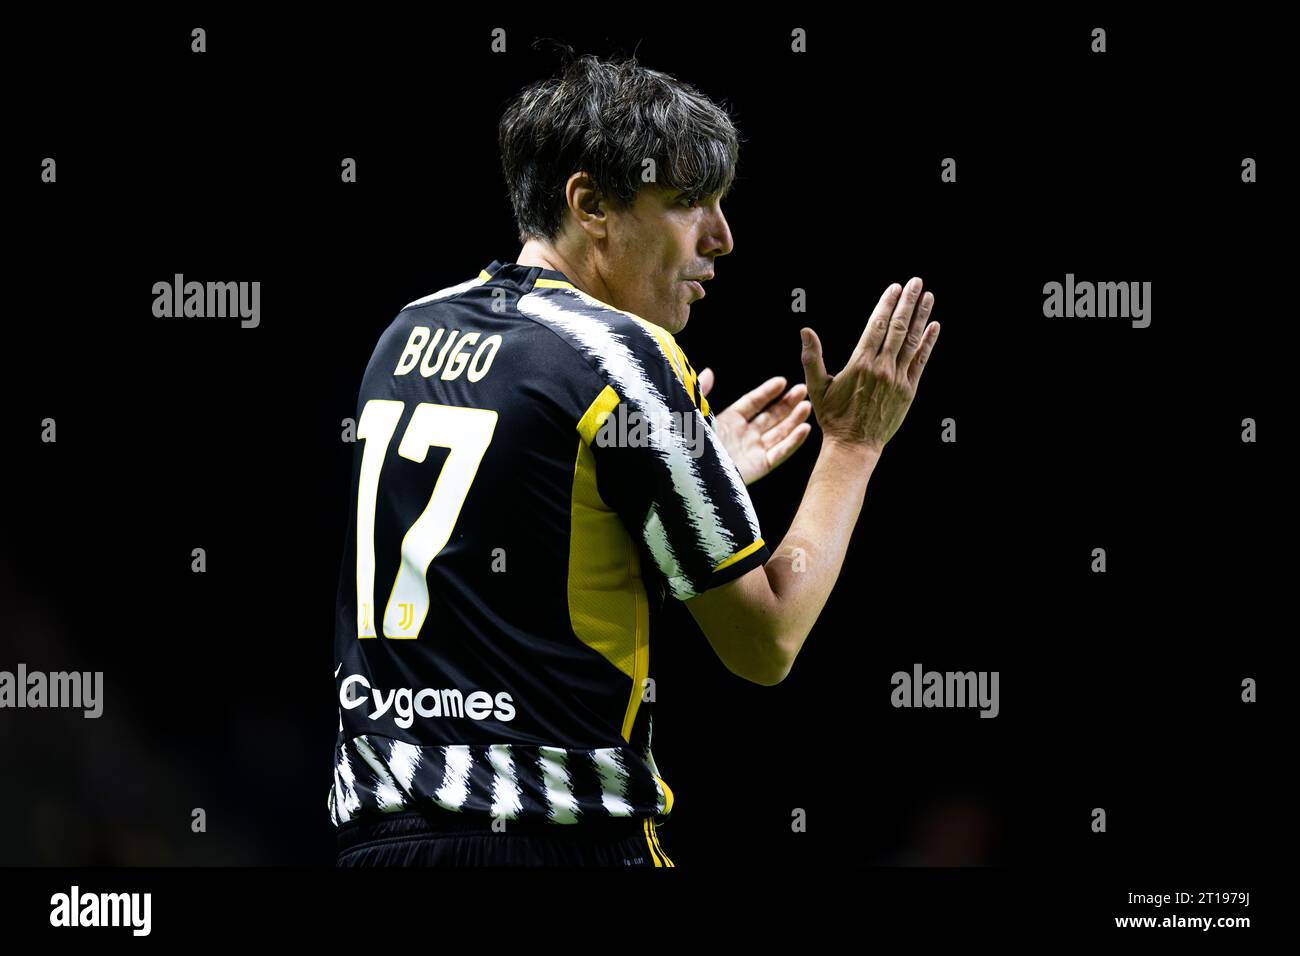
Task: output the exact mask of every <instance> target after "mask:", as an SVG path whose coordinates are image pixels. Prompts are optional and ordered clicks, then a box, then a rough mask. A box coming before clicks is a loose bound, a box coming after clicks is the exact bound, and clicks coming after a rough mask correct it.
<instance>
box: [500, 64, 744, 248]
mask: <svg viewBox="0 0 1300 956" xmlns="http://www.w3.org/2000/svg"><path fill="white" fill-rule="evenodd" d="M497 140H498V143H499V145H500V147H501V168H502V171H503V172H504V173H505V178H506V186H507V188H508V189H509V191H510V202H511V204H512V205H513V206H514V210H515V222H516V224H517V225H518V227H519V241H520V242H525V241H527V240H528V239H529V238H530V237H536V238H541V239H548V240H553V239H555V237H556V236H557V235H558V234H559V231H560V226H561V225H562V224H563V222H564V213H565V210H566V208H567V205H566V202H565V197H564V186H565V183H567V182H568V180H569V177H570V176H572V175H573V174H574V173H575V172H579V171H584V172H586V173H588V174H589V175H590V176H591V177H592V179H593V180H594V181H595V183H596V188H597V189H598V190H600V192H601V194H602V195H603V196H605V197H606V198H607V199H610V200H613V201H614V202H616V203H617V204H618V205H619V206H622V207H626V206H629V205H631V204H632V203H633V202H634V201H635V199H636V194H637V191H638V190H639V189H640V188H641V186H642V185H643V183H642V179H641V176H642V169H643V166H642V163H643V161H644V160H646V159H653V160H654V162H655V180H656V183H657V185H659V186H662V187H664V188H667V189H674V190H680V191H682V192H684V193H687V194H689V195H690V196H691V197H692V198H693V199H695V200H699V199H703V198H704V197H706V196H712V195H713V194H714V193H719V194H725V193H726V192H727V190H729V189H730V188H731V184H732V182H733V181H734V179H735V175H736V161H737V157H738V155H739V151H740V136H739V134H738V133H737V131H736V128H735V126H734V125H733V124H732V121H731V117H730V116H728V115H727V112H726V111H725V110H724V109H722V108H721V107H719V106H718V105H716V104H715V103H713V102H712V101H711V100H709V99H708V97H706V96H704V95H703V94H702V93H700V92H698V91H697V90H695V89H694V88H692V87H690V86H688V85H687V84H685V83H682V82H681V81H679V80H677V79H675V78H673V77H671V76H669V75H668V74H666V73H660V72H658V71H657V70H650V69H646V68H645V67H643V66H640V65H638V64H637V62H636V57H635V56H631V57H628V58H627V59H624V60H610V61H603V60H600V59H598V58H597V57H595V56H591V55H587V56H582V57H578V58H576V59H571V60H569V61H568V62H567V63H565V65H564V67H563V69H562V70H561V71H560V73H559V75H558V76H554V77H551V78H549V79H545V80H541V81H539V82H537V83H534V84H532V85H531V86H529V87H528V88H526V89H525V90H524V91H523V92H521V93H520V94H519V95H518V96H516V97H515V98H514V99H513V100H512V101H511V102H510V104H509V105H508V106H507V107H506V110H505V113H504V114H503V115H502V117H501V122H500V125H499V126H498V129H497Z"/></svg>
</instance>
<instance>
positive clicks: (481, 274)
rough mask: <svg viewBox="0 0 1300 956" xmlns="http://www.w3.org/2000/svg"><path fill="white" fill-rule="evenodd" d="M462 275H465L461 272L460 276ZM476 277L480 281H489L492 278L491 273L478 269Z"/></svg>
mask: <svg viewBox="0 0 1300 956" xmlns="http://www.w3.org/2000/svg"><path fill="white" fill-rule="evenodd" d="M464 274H465V273H463V272H462V273H461V275H464ZM478 277H479V278H480V279H491V278H492V273H490V272H488V271H487V270H486V269H479V270H478Z"/></svg>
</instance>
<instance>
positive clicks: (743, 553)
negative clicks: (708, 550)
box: [713, 538, 763, 573]
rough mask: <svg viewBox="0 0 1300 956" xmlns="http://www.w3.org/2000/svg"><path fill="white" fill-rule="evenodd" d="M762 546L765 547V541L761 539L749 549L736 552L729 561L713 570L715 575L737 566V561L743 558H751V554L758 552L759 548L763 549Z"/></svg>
mask: <svg viewBox="0 0 1300 956" xmlns="http://www.w3.org/2000/svg"><path fill="white" fill-rule="evenodd" d="M762 546H763V539H762V538H759V539H758V540H757V541H755V542H754V543H753V544H751V545H749V546H748V547H745V548H741V549H740V550H739V551H737V552H736V553H735V554H733V555H732V556H731V557H729V558H727V560H725V561H723V562H722V563H721V564H719V565H718V566H717V567H716V568H714V569H713V570H714V573H717V572H718V571H721V570H722V569H723V568H725V567H729V566H730V565H733V564H735V563H736V562H737V561H739V560H740V559H741V558H747V557H749V556H750V555H751V554H753V553H754V552H755V551H757V550H758V549H759V548H761V547H762Z"/></svg>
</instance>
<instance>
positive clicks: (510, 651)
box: [329, 57, 938, 866]
mask: <svg viewBox="0 0 1300 956" xmlns="http://www.w3.org/2000/svg"><path fill="white" fill-rule="evenodd" d="M499 139H500V146H501V155H502V163H503V168H504V171H505V177H506V182H507V184H508V186H509V190H510V197H511V201H512V204H513V206H514V211H515V216H516V220H517V222H518V226H519V233H520V240H521V241H522V242H523V249H522V251H521V252H520V254H519V256H518V258H517V261H516V262H514V263H501V262H496V261H494V262H492V263H491V264H490V265H488V266H487V267H486V268H485V269H483V270H482V271H481V272H480V273H479V275H478V276H477V277H476V278H473V279H470V280H468V281H465V282H462V283H460V284H458V285H454V286H451V287H449V288H446V289H443V290H441V291H439V292H436V293H434V294H432V295H430V296H426V297H425V298H423V299H419V300H417V301H415V302H412V303H411V304H410V305H408V306H407V307H406V308H404V309H403V310H402V311H401V312H400V313H399V314H398V316H397V318H396V319H395V320H394V322H393V323H392V325H390V326H389V328H388V330H387V331H386V332H385V333H384V334H383V336H382V337H381V338H380V341H379V344H378V346H377V347H376V349H375V352H374V355H373V356H372V358H371V361H370V364H369V366H368V368H367V369H366V374H365V378H364V380H363V383H362V386H361V391H360V396H359V401H358V419H357V420H358V429H357V436H358V449H357V452H356V456H355V464H354V480H353V491H354V495H353V511H352V516H351V521H350V524H349V532H348V542H347V552H346V554H345V560H344V567H343V572H342V575H341V580H340V587H339V599H338V618H337V633H336V645H335V647H336V661H338V662H339V663H338V669H337V670H336V672H335V676H336V680H337V684H338V692H339V741H338V748H337V753H336V766H335V776H334V786H333V788H332V789H331V791H330V795H329V808H330V814H331V819H332V820H333V822H334V823H335V824H336V825H337V826H338V828H339V849H340V855H339V864H340V865H357V866H367V865H390V864H434V865H472V864H498V865H546V864H587V865H612V866H673V865H674V863H673V861H672V860H671V858H670V857H669V856H668V854H666V853H665V852H664V849H663V846H662V843H661V841H660V839H659V834H658V831H657V825H658V824H660V823H662V822H663V821H664V820H665V819H667V818H668V815H669V814H670V813H671V811H672V805H673V794H672V790H671V789H670V787H669V785H668V783H667V782H666V781H665V780H664V779H663V778H662V777H661V776H660V775H659V770H658V768H657V766H656V764H655V761H654V757H653V755H652V753H651V746H650V743H651V736H652V726H651V723H652V722H651V710H652V705H653V693H652V689H653V682H652V680H651V678H650V663H651V649H652V647H653V646H654V643H655V641H656V640H657V626H658V622H659V620H660V617H661V613H662V607H663V602H664V600H665V598H666V596H667V595H668V594H669V593H671V595H672V596H673V597H674V598H676V599H678V600H681V601H684V602H686V605H687V607H688V608H689V609H690V611H691V613H692V615H693V616H694V617H695V620H696V621H697V622H698V623H699V625H700V628H701V629H702V630H703V632H704V634H705V636H706V637H707V639H708V640H709V642H710V644H711V645H712V646H713V648H714V650H715V651H716V652H717V654H718V656H719V658H720V659H721V660H722V662H723V663H724V664H725V665H726V666H727V667H728V668H729V669H730V670H731V671H733V672H734V673H735V674H737V675H739V676H740V677H743V678H745V679H746V680H750V681H753V682H755V683H758V684H763V685H771V684H776V683H778V682H780V681H781V680H782V679H783V678H784V677H785V676H786V674H788V673H789V671H790V668H791V666H792V664H793V662H794V659H795V657H796V656H797V655H798V653H799V649H800V647H801V646H802V644H803V642H804V640H805V638H806V637H807V635H808V632H809V630H810V629H811V628H812V626H813V623H814V622H815V621H816V620H817V616H818V614H819V613H820V611H821V609H822V607H823V605H824V604H825V602H826V599H827V597H828V596H829V594H830V590H831V587H832V586H833V585H834V583H835V579H836V577H837V576H838V574H839V570H840V567H841V565H842V563H843V558H844V553H845V549H846V547H847V545H848V541H849V536H850V534H851V533H852V529H853V527H854V524H855V523H856V521H857V518H858V514H859V512H860V510H861V507H862V503H863V497H864V494H865V491H866V486H867V481H868V479H869V478H870V476H871V473H872V470H873V469H874V467H875V464H876V462H877V461H878V459H879V457H880V454H881V452H882V450H883V448H884V446H885V444H886V443H887V442H888V441H889V439H890V437H891V436H892V435H893V434H894V432H895V431H896V430H897V428H898V427H899V425H900V424H901V423H902V420H903V417H904V416H905V414H906V412H907V409H908V407H909V406H910V404H911V401H912V397H913V396H914V395H915V392H916V388H917V383H918V381H919V379H920V375H921V371H922V369H923V368H924V365H925V362H926V360H927V358H928V357H929V355H930V352H931V350H932V349H933V347H934V343H935V340H936V337H937V335H938V326H937V325H936V324H930V325H928V326H927V324H926V320H927V317H928V315H929V313H930V311H931V309H932V307H933V296H931V295H930V294H928V293H926V294H925V295H924V296H923V295H922V293H921V284H920V280H913V281H912V282H910V283H909V284H908V286H907V287H906V288H905V289H904V288H900V287H898V286H891V287H890V288H889V289H888V290H886V292H885V294H884V295H883V296H882V297H881V300H880V302H879V303H878V304H877V306H876V310H875V312H874V313H873V315H872V316H871V318H870V320H869V321H868V323H867V326H866V329H865V330H864V332H863V334H862V338H861V341H860V342H859V344H858V347H857V349H856V350H855V351H854V353H853V355H852V356H851V357H850V360H849V363H848V365H847V366H845V368H844V369H843V370H842V371H841V372H839V373H837V374H835V375H833V376H832V375H830V374H828V372H827V370H826V367H825V365H824V363H823V360H822V355H821V345H820V342H819V341H818V339H817V336H816V334H815V333H813V331H812V330H811V329H804V330H803V332H802V335H803V339H804V344H803V356H802V357H803V365H804V371H805V378H806V385H797V386H795V387H794V388H791V389H790V390H789V391H787V392H785V394H784V395H782V394H781V392H782V389H783V388H784V385H785V383H784V381H783V380H781V379H774V380H772V381H770V382H768V383H767V384H766V385H764V386H762V387H761V388H759V389H756V390H755V391H753V392H751V393H749V394H748V395H747V396H745V397H744V398H743V399H742V400H741V401H739V402H738V403H737V404H736V406H735V407H734V408H731V409H727V410H726V411H723V412H721V413H717V414H715V413H714V411H713V410H712V409H711V408H710V407H709V403H708V400H707V397H706V395H707V392H708V391H709V388H710V384H711V379H712V376H711V375H710V374H709V373H708V371H707V370H706V371H705V374H703V375H700V376H697V375H696V373H695V371H694V369H693V368H692V367H691V364H690V362H688V361H687V359H686V356H685V355H684V354H683V352H682V350H681V348H680V347H679V346H678V345H677V343H676V340H675V338H674V336H673V333H675V332H679V331H681V329H682V328H684V327H685V325H686V322H687V319H688V317H689V314H690V307H691V304H692V303H694V302H696V301H698V300H699V299H700V298H701V297H703V295H704V290H703V286H702V283H703V282H706V281H708V280H709V279H710V278H712V277H713V275H714V270H715V264H716V261H717V259H719V258H720V257H722V256H725V255H727V254H728V253H729V252H731V250H732V245H733V241H732V236H731V233H730V230H729V229H728V226H727V221H726V218H725V217H724V216H723V213H722V207H721V199H722V197H723V196H725V194H726V192H727V190H728V189H729V187H730V185H731V182H732V179H733V177H734V174H735V165H736V158H737V151H738V147H737V142H738V141H737V136H736V131H735V129H734V127H733V126H732V123H731V121H730V120H729V119H728V117H727V115H726V114H725V113H724V112H723V111H722V110H720V109H719V108H718V107H717V106H715V105H714V104H713V103H711V102H710V101H709V100H707V99H706V98H705V97H703V96H702V95H700V94H699V93H697V92H696V91H694V90H693V89H691V88H690V87H687V86H685V85H683V84H681V83H679V82H678V81H676V80H674V79H673V78H671V77H669V76H666V75H664V74H662V73H657V72H654V71H651V70H647V69H645V68H643V67H641V66H639V65H637V64H636V62H635V61H634V60H628V61H626V62H621V63H608V62H601V61H599V60H596V59H594V58H592V57H582V58H579V59H576V60H573V61H572V62H570V63H569V64H568V65H567V66H566V68H565V69H564V71H563V72H562V75H560V76H559V77H557V78H554V79H551V80H547V81H545V82H542V83H539V84H537V85H535V86H532V87H530V88H529V89H527V90H525V91H524V92H523V93H522V94H520V96H519V97H518V98H516V99H515V100H514V101H513V102H512V103H511V105H510V106H509V107H508V108H507V110H506V112H505V114H504V116H503V117H502V119H501V123H500V136H499ZM647 169H653V170H654V175H653V177H644V175H643V174H644V172H645V170H647ZM646 178H649V179H651V180H652V181H649V182H647V181H646ZM805 395H806V396H807V399H808V400H805V399H804V396H805ZM810 410H812V411H815V412H816V416H817V419H818V421H819V423H820V424H821V427H822V431H823V434H824V440H823V443H822V449H821V452H820V454H819V457H818V460H817V463H816V466H815V467H814V469H813V471H812V475H811V478H810V479H809V482H808V487H807V491H806V493H805V495H804V498H803V502H802V504H801V506H800V508H799V511H798V513H797V515H796V516H795V519H794V522H793V524H792V526H791V528H790V531H789V533H788V534H787V535H786V536H785V538H784V540H782V542H781V543H780V544H779V545H778V546H777V547H776V548H775V550H772V549H770V548H769V546H768V544H767V543H766V542H765V541H764V540H763V538H762V536H761V535H760V532H759V524H758V519H757V517H756V516H755V514H754V509H753V506H752V504H751V502H750V498H749V494H748V492H747V490H746V487H745V486H746V483H748V482H752V481H755V480H757V479H758V478H760V477H762V476H763V475H765V474H766V473H767V472H769V471H770V470H771V469H772V468H774V467H776V466H777V465H779V464H780V463H781V462H782V461H783V460H785V459H786V458H787V457H788V456H789V455H790V454H791V453H793V452H794V450H795V449H796V448H798V447H799V445H800V444H801V443H802V442H803V440H804V439H805V437H806V436H807V434H808V432H809V431H810V429H811V426H810V425H809V424H808V423H807V422H806V421H805V419H806V418H807V417H808V415H809V412H810ZM796 549H802V551H803V554H802V558H803V560H802V561H800V562H799V570H797V571H796V569H795V568H794V567H793V566H792V564H793V562H792V561H791V558H792V556H793V555H794V554H795V552H796Z"/></svg>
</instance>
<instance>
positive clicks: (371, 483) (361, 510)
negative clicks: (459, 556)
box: [357, 398, 497, 638]
mask: <svg viewBox="0 0 1300 956" xmlns="http://www.w3.org/2000/svg"><path fill="white" fill-rule="evenodd" d="M405 407H406V403H405V402H397V401H390V400H387V399H380V398H373V399H371V400H370V401H368V402H366V407H365V408H363V409H362V410H361V420H360V421H359V422H358V423H357V438H360V439H362V440H364V441H365V443H366V447H365V450H364V452H363V453H362V455H361V476H360V480H359V481H358V491H357V637H376V636H377V635H376V634H375V622H374V613H373V611H372V609H373V608H374V605H375V505H376V502H377V501H378V498H379V473H380V472H381V471H382V470H383V467H384V459H385V458H386V457H387V455H388V446H389V444H390V443H391V442H392V440H393V432H395V431H396V430H397V423H398V421H399V420H400V419H401V417H402V410H403V409H404V408H405ZM496 426H497V413H496V412H494V411H490V410H487V409H482V408H462V407H459V406H454V405H434V404H432V403H430V402H421V403H420V404H419V405H417V406H415V411H414V412H413V413H412V414H411V421H410V423H409V424H408V425H407V426H406V431H405V432H404V433H403V434H402V441H401V444H399V445H398V446H397V453H398V454H399V455H401V456H402V457H403V458H406V459H408V460H410V461H414V462H422V461H424V459H425V457H426V456H427V455H428V454H429V449H430V448H431V447H433V446H434V445H437V446H438V447H439V448H448V449H450V453H449V454H448V455H447V460H446V462H445V463H444V464H443V466H442V471H441V472H439V474H438V480H437V482H436V483H435V484H434V486H433V492H432V494H430V495H429V503H428V504H426V505H425V506H424V511H423V512H421V513H420V517H419V518H417V519H416V520H415V524H413V525H411V527H410V529H409V530H407V532H406V536H405V537H404V538H403V539H402V563H401V565H400V566H399V568H398V570H397V577H396V578H395V579H394V580H393V590H392V592H391V593H390V594H389V595H388V603H387V604H386V605H385V607H384V618H383V622H384V623H383V628H384V636H385V637H393V638H415V637H419V636H420V628H421V627H422V626H423V625H424V619H425V617H426V616H427V615H428V613H429V585H428V582H427V581H426V579H425V575H426V574H427V573H428V571H429V564H430V562H432V561H433V559H434V558H435V557H437V555H438V552H439V551H441V550H442V549H443V548H444V547H445V546H446V544H447V541H448V539H449V538H450V537H451V532H452V529H454V528H455V527H456V519H457V518H459V517H460V509H461V508H462V507H463V506H464V504H465V497H466V495H468V494H469V486H470V485H471V484H473V482H474V476H475V475H476V474H478V466H479V463H480V462H481V461H482V460H483V454H484V453H485V452H486V451H487V447H488V445H490V444H491V443H492V433H493V431H494V430H495V429H496Z"/></svg>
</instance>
